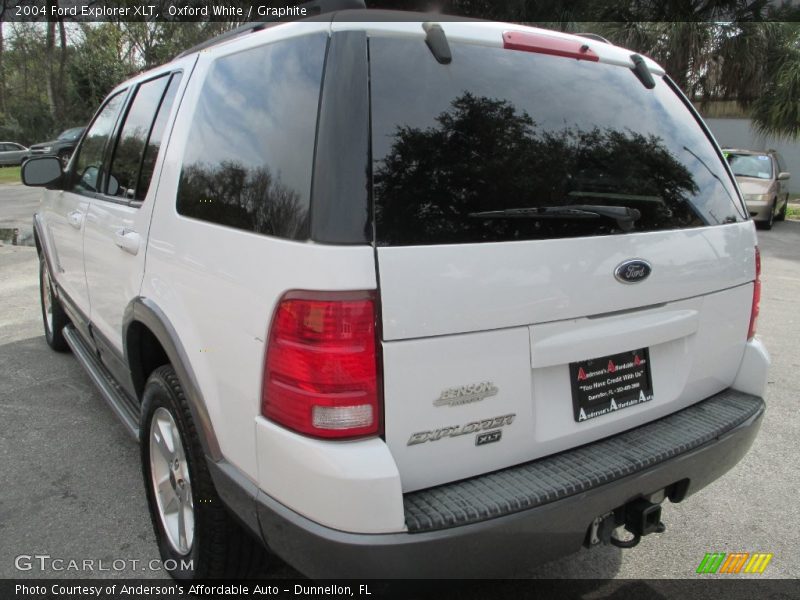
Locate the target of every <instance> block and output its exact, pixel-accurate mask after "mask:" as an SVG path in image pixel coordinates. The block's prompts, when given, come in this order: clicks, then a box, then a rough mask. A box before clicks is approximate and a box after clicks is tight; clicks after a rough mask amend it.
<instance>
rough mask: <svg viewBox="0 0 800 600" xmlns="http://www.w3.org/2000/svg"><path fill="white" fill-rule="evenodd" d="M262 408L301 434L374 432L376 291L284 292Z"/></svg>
mask: <svg viewBox="0 0 800 600" xmlns="http://www.w3.org/2000/svg"><path fill="white" fill-rule="evenodd" d="M261 412H262V414H263V415H264V416H265V417H267V418H269V419H272V420H273V421H275V422H276V423H279V424H281V425H283V426H284V427H288V428H289V429H293V430H295V431H298V432H300V433H305V434H308V435H313V436H316V437H324V438H343V437H348V438H351V437H357V436H367V435H377V434H378V433H380V422H381V414H380V402H379V385H378V355H377V342H376V310H375V295H374V293H372V292H290V293H288V294H286V295H284V296H283V298H282V299H281V301H280V302H279V304H278V308H277V309H276V311H275V315H274V316H273V319H272V328H271V329H270V334H269V343H268V345H267V354H266V364H265V367H264V387H263V391H262V398H261Z"/></svg>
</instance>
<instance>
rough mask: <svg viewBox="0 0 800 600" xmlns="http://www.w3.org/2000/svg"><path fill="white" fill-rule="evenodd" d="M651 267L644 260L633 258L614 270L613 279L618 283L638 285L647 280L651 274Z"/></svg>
mask: <svg viewBox="0 0 800 600" xmlns="http://www.w3.org/2000/svg"><path fill="white" fill-rule="evenodd" d="M652 270H653V267H651V266H650V263H649V262H647V261H646V260H641V259H638V258H635V259H633V260H626V261H625V262H624V263H622V264H620V265H619V266H618V267H617V268H616V269H614V277H616V278H617V281H619V282H620V283H639V282H640V281H643V280H645V279H647V278H648V277H649V276H650V273H651V272H652Z"/></svg>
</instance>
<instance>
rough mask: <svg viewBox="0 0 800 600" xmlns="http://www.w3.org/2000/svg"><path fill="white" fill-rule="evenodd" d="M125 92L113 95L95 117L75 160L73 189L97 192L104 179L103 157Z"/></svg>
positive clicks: (80, 191) (82, 192)
mask: <svg viewBox="0 0 800 600" xmlns="http://www.w3.org/2000/svg"><path fill="white" fill-rule="evenodd" d="M124 100H125V92H119V93H117V94H116V95H115V96H113V97H112V98H111V99H110V100H109V101H108V102H106V104H105V106H103V108H102V109H101V110H100V112H99V113H98V114H97V116H96V117H95V120H94V122H93V123H92V125H91V127H90V128H89V131H88V132H87V134H86V137H85V138H84V139H83V142H82V143H81V145H80V146H79V147H78V150H77V151H76V152H77V156H76V157H75V160H74V161H73V165H74V166H73V169H74V170H73V172H72V182H73V183H72V191H74V192H77V193H79V194H85V193H95V192H97V191H98V185H99V182H100V181H101V180H102V170H103V157H104V156H105V149H106V145H107V143H108V139H109V137H110V136H111V132H112V131H113V130H114V125H115V124H116V122H117V118H118V117H119V113H120V110H121V109H122V104H123V102H124Z"/></svg>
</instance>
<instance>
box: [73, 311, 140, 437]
mask: <svg viewBox="0 0 800 600" xmlns="http://www.w3.org/2000/svg"><path fill="white" fill-rule="evenodd" d="M64 339H66V340H67V344H69V347H70V348H72V353H73V354H74V355H75V358H77V359H78V362H79V363H80V364H81V366H83V368H84V369H86V372H87V373H88V374H89V377H90V378H91V379H92V381H93V382H94V384H95V385H96V386H97V389H98V390H100V394H101V395H102V396H103V398H104V399H105V401H106V402H108V405H109V406H110V407H111V410H113V411H114V414H116V415H117V417H119V419H120V421H122V424H123V425H124V426H125V429H127V430H128V433H130V434H131V435H132V436H133V438H134V439H135V440H136V441H137V442H138V441H139V414H140V413H139V406H138V405H137V404H136V403H135V402H134V401H133V400H132V399H131V398H130V396H129V395H128V394H127V393H126V392H125V390H123V389H122V388H121V387H120V386H119V384H117V382H116V381H114V378H113V377H112V376H111V373H109V371H108V369H106V368H105V366H103V364H102V363H101V362H100V360H99V359H98V358H97V357H96V356H95V354H94V353H93V352H92V351H91V350H90V349H89V348H87V347H86V344H85V343H84V342H83V340H82V339H81V336H80V334H79V333H78V332H77V331H75V328H74V327H73V326H72V325H67V326H66V327H64Z"/></svg>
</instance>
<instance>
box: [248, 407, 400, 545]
mask: <svg viewBox="0 0 800 600" xmlns="http://www.w3.org/2000/svg"><path fill="white" fill-rule="evenodd" d="M256 435H257V437H258V450H259V458H258V474H259V477H258V478H259V481H260V482H262V485H263V486H266V489H267V490H269V491H268V493H269V494H270V495H271V496H272V497H273V498H275V499H276V500H278V501H279V502H281V503H283V504H285V505H286V506H291V507H292V509H293V510H295V511H296V512H298V513H300V514H301V515H303V516H305V517H308V518H309V519H312V520H314V521H316V522H317V523H321V524H322V525H325V526H327V527H331V528H333V529H338V530H340V531H358V532H360V533H389V532H393V531H401V530H402V529H404V528H405V515H404V512H403V495H402V490H401V485H400V474H399V473H398V471H397V466H396V465H395V461H394V458H393V457H392V454H391V453H390V452H389V448H388V447H387V446H386V444H385V443H384V442H383V440H380V439H378V438H372V439H367V440H359V441H345V442H331V441H325V440H315V439H311V438H308V437H305V436H302V435H298V434H296V433H292V432H291V431H287V430H286V429H284V428H282V427H280V426H278V425H275V424H274V423H272V422H271V421H268V420H266V419H263V418H258V419H256Z"/></svg>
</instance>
